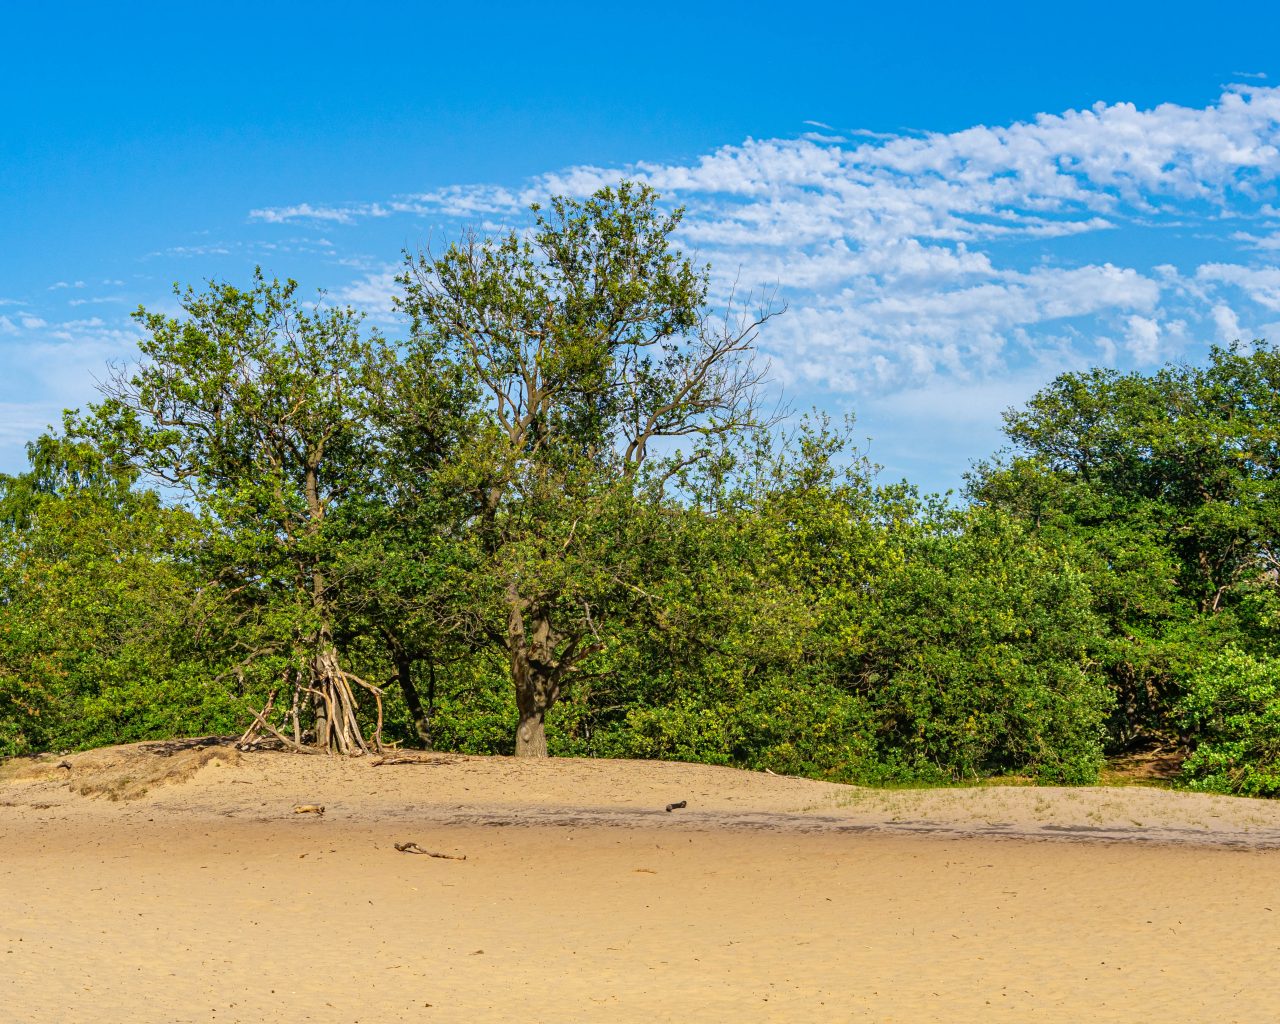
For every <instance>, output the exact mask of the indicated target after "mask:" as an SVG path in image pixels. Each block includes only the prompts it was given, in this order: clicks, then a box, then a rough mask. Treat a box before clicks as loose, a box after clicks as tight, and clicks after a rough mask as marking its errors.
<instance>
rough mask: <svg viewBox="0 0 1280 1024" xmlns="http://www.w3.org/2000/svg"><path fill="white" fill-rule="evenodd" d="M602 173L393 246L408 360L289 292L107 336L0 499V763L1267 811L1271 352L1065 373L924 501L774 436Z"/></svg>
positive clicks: (1278, 777)
mask: <svg viewBox="0 0 1280 1024" xmlns="http://www.w3.org/2000/svg"><path fill="white" fill-rule="evenodd" d="M656 199H657V197H656V196H655V195H654V194H653V193H651V192H649V191H648V190H646V189H644V188H642V187H638V186H633V185H628V184H624V185H622V186H620V187H619V188H618V189H615V190H604V191H602V192H600V193H598V194H597V195H595V196H593V197H592V198H590V199H588V200H586V201H582V202H577V201H572V200H565V199H555V200H553V201H552V202H551V203H550V204H549V206H548V207H547V208H546V209H545V210H542V209H537V208H535V211H534V214H535V216H534V222H533V224H532V225H531V226H530V228H529V229H528V230H526V231H521V232H512V233H510V234H508V235H505V236H502V237H498V238H494V239H484V238H478V237H467V238H464V239H463V240H462V241H460V242H459V243H457V244H455V245H453V246H451V247H450V248H449V249H448V250H447V251H446V252H445V253H444V254H443V255H442V256H440V257H438V258H431V257H429V256H426V255H413V256H412V257H410V258H409V259H408V260H407V262H406V267H405V272H404V275H403V278H402V282H401V283H402V288H403V290H402V296H401V300H400V307H401V310H402V312H403V314H404V323H405V337H404V338H403V339H398V340H395V341H390V340H387V339H385V338H383V337H381V336H380V335H379V334H378V333H377V332H374V331H367V330H366V329H365V326H364V324H363V323H362V322H361V320H360V318H359V317H358V316H357V315H356V314H355V313H354V312H352V311H351V310H348V309H335V308H332V307H329V306H327V305H326V304H324V303H323V302H321V303H320V304H318V305H315V306H312V305H308V304H305V303H302V302H301V301H300V300H299V299H298V297H297V296H296V294H295V287H294V285H293V284H292V283H285V284H281V283H279V282H276V281H268V280H265V279H264V278H262V277H261V276H258V277H257V278H255V280H254V281H253V283H252V284H251V285H250V287H248V288H247V289H241V288H238V287H235V286H233V285H230V284H223V283H215V284H211V285H210V286H209V288H208V289H207V290H206V291H204V292H196V291H192V290H188V291H185V292H181V293H180V294H179V296H178V297H179V301H180V305H181V313H180V314H179V315H178V316H163V315H159V314H153V313H149V312H146V311H139V313H138V314H137V320H138V322H139V324H140V326H141V327H142V329H143V331H144V340H143V342H142V347H141V353H140V356H141V358H140V362H139V364H138V366H137V368H136V369H134V370H133V371H131V372H125V371H121V372H117V373H116V374H114V375H113V376H112V377H111V378H109V379H108V381H107V383H106V384H105V385H104V387H103V392H104V395H103V401H102V402H101V403H100V404H98V405H95V406H91V407H90V408H89V410H88V411H87V412H85V413H74V414H68V415H67V417H66V419H65V422H64V425H63V429H62V430H61V431H60V432H58V433H57V434H50V435H46V436H44V437H41V438H40V439H38V440H37V441H35V442H34V443H33V444H32V445H31V446H30V459H31V465H30V469H29V471H28V472H26V473H23V474H20V475H18V476H14V477H2V478H0V756H4V755H13V754H22V753H29V752H33V751H41V750H52V749H62V748H71V747H82V746H91V745H95V744H104V743H114V742H127V741H131V740H137V739H144V738H156V737H165V736H172V735H177V734H184V733H186V734H203V733H228V732H240V731H243V730H244V728H245V727H246V726H247V725H248V724H249V723H250V722H252V721H254V719H255V716H256V715H258V713H259V712H263V711H264V709H265V714H263V715H262V716H261V717H260V718H259V719H258V720H259V722H260V725H259V727H258V731H259V733H261V734H264V735H267V736H269V737H271V738H272V739H273V741H275V742H279V743H282V744H284V745H286V746H292V745H300V746H317V747H320V748H324V749H329V750H334V751H338V752H346V753H358V752H360V751H362V750H366V749H369V747H370V746H372V745H373V744H374V743H376V742H379V741H380V740H385V739H392V740H395V741H398V742H402V743H404V744H407V745H414V746H423V745H425V746H434V747H436V748H439V749H456V750H463V751H470V752H498V753H511V752H515V753H519V754H526V755H539V754H544V753H547V752H551V753H557V754H575V755H590V756H611V757H646V758H681V759H688V760H696V761H709V762H715V763H723V764H734V765H740V766H744V767H751V768H769V769H772V770H774V771H777V772H782V773H795V774H806V775H813V776H818V777H824V778H832V779H839V780H846V781H860V782H893V781H904V782H905V781H949V780H961V779H968V778H975V777H982V776H988V775H998V774H1020V775H1029V776H1033V777H1035V778H1036V779H1039V780H1042V781H1056V782H1068V783H1083V782H1090V781H1093V780H1095V779H1096V778H1097V776H1098V772H1099V769H1100V767H1101V766H1102V764H1103V761H1104V758H1105V757H1106V756H1107V754H1109V753H1116V752H1121V751H1125V750H1129V749H1134V748H1142V747H1153V746H1165V747H1168V748H1171V749H1176V750H1180V751H1185V752H1186V753H1187V754H1188V755H1189V757H1188V760H1187V761H1186V765H1185V768H1184V777H1185V781H1186V782H1187V783H1188V784H1191V785H1194V786H1199V787H1203V788H1209V789H1220V790H1228V791H1237V792H1248V793H1260V794H1270V793H1273V792H1276V791H1277V790H1280V767H1277V756H1278V755H1280V652H1277V651H1276V649H1275V647H1276V645H1275V642H1274V639H1273V638H1274V637H1275V635H1276V630H1275V625H1276V618H1275V617H1276V614H1277V610H1278V608H1280V606H1278V605H1277V586H1276V584H1277V572H1278V571H1280V562H1278V561H1277V559H1280V549H1278V548H1277V538H1280V518H1277V498H1278V497H1280V492H1277V488H1278V487H1280V398H1278V397H1277V385H1280V353H1277V352H1275V351H1274V350H1272V349H1271V348H1270V347H1268V346H1266V345H1265V344H1262V343H1256V344H1255V345H1254V346H1251V347H1248V348H1245V347H1240V346H1237V347H1233V348H1230V349H1215V350H1213V352H1212V353H1211V355H1210V359H1209V362H1208V365H1206V366H1201V367H1190V366H1169V367H1166V368H1165V369H1163V370H1161V371H1159V372H1158V373H1155V374H1153V375H1150V376H1144V375H1140V374H1121V373H1118V372H1115V371H1109V370H1094V371H1090V372H1088V373H1083V374H1066V375H1064V376H1062V377H1060V378H1058V379H1057V380H1056V381H1054V382H1053V383H1052V384H1051V385H1049V386H1048V387H1047V388H1046V389H1045V390H1044V391H1042V392H1041V393H1040V394H1038V395H1037V396H1035V397H1034V398H1033V399H1032V400H1031V402H1030V403H1028V405H1027V406H1026V407H1025V408H1024V409H1021V410H1015V411H1011V412H1009V413H1008V414H1007V415H1006V432H1007V435H1008V438H1009V442H1010V445H1009V447H1008V449H1007V450H1006V451H1005V452H1003V453H1002V454H1001V455H999V456H997V457H996V458H995V459H993V460H992V461H990V462H988V463H980V464H978V465H976V466H975V468H974V469H973V471H972V473H971V474H970V477H969V483H968V488H967V491H966V494H965V495H964V499H965V500H964V502H963V505H962V507H957V506H956V504H955V503H953V502H948V501H944V500H942V499H937V498H933V497H929V496H923V495H921V494H919V493H918V492H917V491H916V490H915V489H913V488H912V487H910V486H909V485H906V484H897V485H885V484H882V483H880V482H878V480H877V477H876V474H875V471H874V467H872V466H871V465H869V464H868V463H867V462H866V461H865V460H864V459H863V458H862V457H861V456H860V455H859V453H858V452H857V451H856V449H855V448H854V447H853V446H852V445H851V444H850V438H849V433H848V430H847V429H846V428H844V427H840V426H837V425H833V424H832V423H830V422H829V421H827V420H825V419H823V418H821V417H811V418H808V419H802V420H800V421H798V422H797V421H779V419H778V418H777V417H775V416H771V415H769V414H767V413H766V412H765V411H763V410H762V409H761V408H760V405H759V397H760V393H759V386H760V383H761V376H760V373H759V371H758V370H757V369H756V368H755V366H754V364H753V362H752V352H753V350H754V345H755V339H756V336H757V332H758V330H759V329H760V328H761V327H762V325H764V324H765V323H766V322H767V321H768V320H769V319H770V318H771V317H772V316H773V315H774V314H775V312H776V310H774V309H773V308H771V307H770V306H769V305H768V304H763V305H758V306H757V305H753V304H752V303H751V301H750V300H748V301H747V302H746V303H745V304H741V303H737V302H731V303H730V306H729V311H728V313H727V314H726V315H723V316H713V315H712V314H711V312H710V307H709V303H708V287H709V286H708V276H707V272H706V270H705V268H698V267H696V266H694V265H693V264H692V263H691V262H690V261H689V260H687V259H685V258H684V257H683V256H682V255H681V254H680V253H679V252H677V251H676V250H675V249H674V248H673V246H672V244H671V236H672V234H673V232H674V231H675V229H676V227H677V225H678V223H679V215H678V213H677V214H675V215H664V214H663V213H661V212H660V210H659V209H658V207H657V204H656Z"/></svg>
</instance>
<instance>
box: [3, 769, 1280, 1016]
mask: <svg viewBox="0 0 1280 1024" xmlns="http://www.w3.org/2000/svg"><path fill="white" fill-rule="evenodd" d="M60 764H61V765H64V766H60ZM679 801H685V802H686V804H687V806H686V807H684V808H680V809H677V810H673V811H670V812H668V811H666V810H665V807H666V806H667V805H668V804H670V803H676V802H679ZM303 805H314V806H323V807H324V808H325V810H324V813H323V814H315V813H294V808H295V807H298V806H303ZM409 842H412V843H416V844H417V846H418V848H420V849H424V850H427V851H429V852H435V853H442V854H447V855H449V856H451V857H465V858H466V859H465V860H455V859H443V858H435V857H429V856H423V855H419V854H413V853H404V852H400V851H398V850H397V849H396V846H397V844H400V845H403V844H405V843H409ZM1277 847H1280V806H1278V805H1277V804H1273V803H1270V802H1262V801H1250V800H1225V799H1219V798H1212V797H1205V796H1199V795H1195V794H1186V793H1171V792H1165V791H1160V790H1152V789H1139V788H1133V789H1096V790H1060V789H1037V788H982V789H965V790H932V791H890V792H882V791H872V790H862V789H855V788H851V787H844V786H836V785H830V784H825V783H818V782H812V781H808V780H801V779H787V778H779V777H771V776H768V775H761V774H754V773H745V772H738V771H734V770H731V769H722V768H712V767H707V766H696V765H683V764H664V763H649V762H643V763H641V762H607V761H573V760H553V761H549V762H542V763H530V762H517V761H514V760H509V759H502V758H472V757H456V756H445V755H437V756H430V757H421V758H420V759H418V761H417V762H415V763H410V764H383V765H381V766H379V765H375V764H374V763H373V761H372V760H369V759H366V760H363V761H342V760H339V759H328V758H321V757H299V756H290V755H284V754H278V753H254V754H241V753H239V752H237V751H235V750H234V749H231V748H229V747H226V746H214V745H210V746H203V747H193V748H189V749H180V748H174V747H168V748H166V747H155V746H152V747H148V746H147V745H143V746H141V747H137V746H135V747H127V748H111V749H108V750H103V751H94V752H90V753H86V754H79V755H72V756H69V757H67V758H65V759H64V758H46V759H41V760H39V761H15V762H11V763H10V764H8V765H5V766H2V767H0V1021H5V1022H8V1021H14V1022H27V1021H30V1022H46V1021H47V1022H78V1021H83V1022H86V1024H88V1022H109V1021H110V1022H121V1021H131V1022H132V1021H156V1022H159V1021H165V1022H169V1021H244V1022H249V1021H280V1022H284V1021H367V1022H383V1021H409V1020H413V1021H450V1022H452V1021H457V1022H463V1021H476V1022H483V1021H531V1022H538V1021H547V1022H550V1021H557V1022H560V1021H645V1022H653V1021H672V1022H676V1021H679V1022H685V1021H704V1022H717V1021H846V1020H858V1021H861V1020H867V1021H987V1020H1010V1021H1023V1020H1051V1021H1081V1020H1090V1021H1111V1020H1115V1021H1130V1020H1135V1019H1138V1018H1139V1017H1144V1018H1145V1017H1151V1016H1157V1017H1163V1018H1165V1019H1168V1020H1177V1021H1214V1022H1218V1021H1273V1020H1275V1019H1276V1018H1277V1017H1278V1016H1280V978H1278V977H1277V972H1276V970H1275V968H1274V964H1275V962H1276V958H1277V954H1278V952H1280V921H1278V920H1277V918H1278V917H1280V852H1277V850H1276V848H1277Z"/></svg>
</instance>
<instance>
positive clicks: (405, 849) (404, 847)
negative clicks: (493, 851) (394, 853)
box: [395, 843, 467, 860]
mask: <svg viewBox="0 0 1280 1024" xmlns="http://www.w3.org/2000/svg"><path fill="white" fill-rule="evenodd" d="M395 848H396V849H397V850H399V851H400V852H401V853H421V854H423V855H424V856H427V857H437V858H439V859H440V860H466V859H467V856H466V854H463V855H462V856H461V857H456V856H454V855H453V854H452V853H435V852H434V851H432V850H424V849H423V848H422V847H421V846H419V845H418V844H417V843H396V844H395Z"/></svg>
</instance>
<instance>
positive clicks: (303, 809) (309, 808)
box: [293, 804, 324, 814]
mask: <svg viewBox="0 0 1280 1024" xmlns="http://www.w3.org/2000/svg"><path fill="white" fill-rule="evenodd" d="M293 813H294V814H324V805H323V804H298V806H297V807H295V808H294V809H293Z"/></svg>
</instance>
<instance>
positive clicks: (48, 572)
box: [0, 436, 246, 756]
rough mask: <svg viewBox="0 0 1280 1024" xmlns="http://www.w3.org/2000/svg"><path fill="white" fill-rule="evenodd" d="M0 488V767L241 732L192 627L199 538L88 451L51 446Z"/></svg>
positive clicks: (236, 708)
mask: <svg viewBox="0 0 1280 1024" xmlns="http://www.w3.org/2000/svg"><path fill="white" fill-rule="evenodd" d="M31 458H32V464H33V469H32V471H31V472H30V473H27V474H23V475H21V476H18V477H9V478H4V479H0V756H4V755H8V754H17V753H29V752H32V751H39V750H48V749H62V748H71V747H86V746H93V745H98V744H102V743H119V742H126V741H129V740H138V739H146V738H159V737H164V736H172V735H175V734H184V733H185V734H203V733H208V732H221V731H226V730H228V729H231V728H234V727H235V725H236V723H238V722H239V721H241V720H243V717H244V713H245V708H246V703H245V701H244V700H243V699H242V698H243V696H244V695H243V694H236V693H235V692H234V691H231V690H229V689H228V688H226V687H224V686H221V685H218V684H216V683H214V681H213V680H212V679H211V678H210V676H209V673H208V672H207V670H206V669H205V667H204V662H203V657H202V655H203V654H204V653H205V652H203V651H201V650H200V649H199V647H198V644H199V638H198V630H199V627H198V624H197V623H195V622H193V621H192V620H191V618H190V617H189V616H190V614H191V610H192V608H193V606H194V604H195V597H196V590H197V576H196V575H195V573H194V572H193V570H192V567H191V566H190V565H189V564H186V563H184V562H183V561H181V560H180V559H179V558H176V557H175V556H174V554H173V552H174V551H175V550H179V549H182V548H184V547H186V546H187V545H189V544H190V543H191V541H192V540H193V538H194V537H196V536H198V533H199V524H198V523H197V522H196V520H195V519H194V518H193V517H191V516H190V515H188V514H187V513H185V512H183V511H182V510H181V509H176V508H170V507H166V506H165V505H163V504H162V503H161V502H160V500H159V498H158V496H157V495H156V494H155V493H154V492H150V491H137V490H134V489H133V488H132V486H131V484H132V479H131V477H130V475H129V474H128V473H127V472H122V471H120V470H119V469H118V468H116V467H113V466H111V464H110V463H109V462H107V461H106V460H104V459H103V458H102V456H101V453H99V452H98V451H96V450H95V449H94V448H93V447H92V446H90V445H87V444H83V443H80V444H76V443H72V442H69V441H66V440H61V439H55V438H52V437H48V436H46V437H43V438H41V439H40V440H39V441H37V442H36V443H35V444H33V445H32V446H31Z"/></svg>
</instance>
